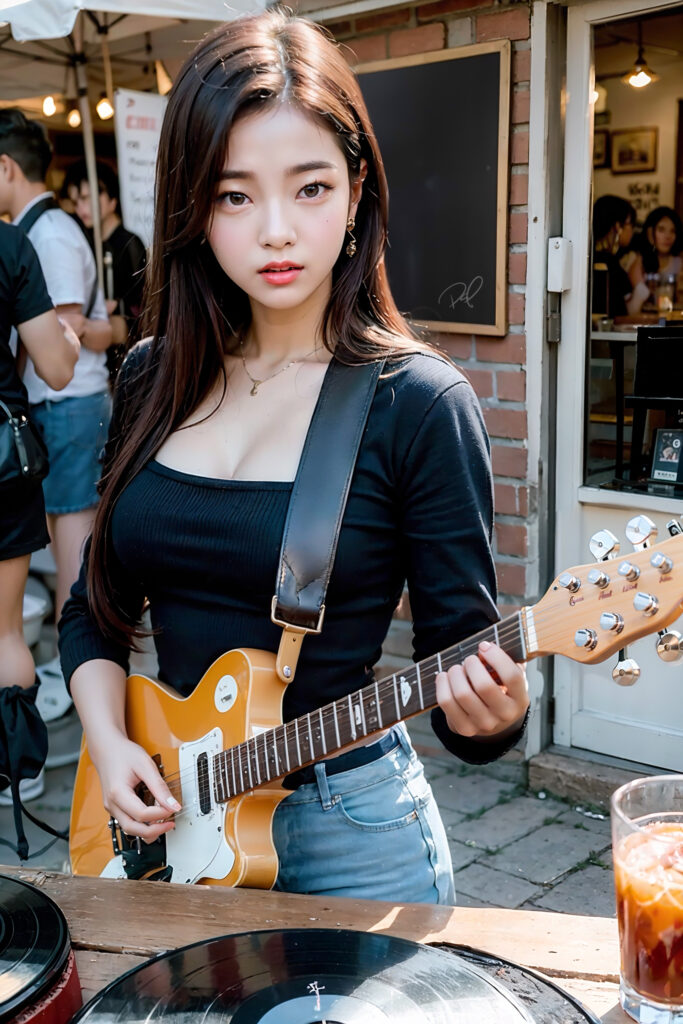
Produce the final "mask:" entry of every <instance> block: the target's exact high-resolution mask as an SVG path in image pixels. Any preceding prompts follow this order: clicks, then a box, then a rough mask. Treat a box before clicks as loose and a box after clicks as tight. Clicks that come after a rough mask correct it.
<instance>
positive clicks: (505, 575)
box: [496, 562, 526, 597]
mask: <svg viewBox="0 0 683 1024" xmlns="http://www.w3.org/2000/svg"><path fill="white" fill-rule="evenodd" d="M496 574H497V576H498V589H499V590H500V591H501V593H503V594H520V595H521V596H522V597H523V596H524V594H525V592H526V566H524V565H522V564H521V563H520V562H496Z"/></svg>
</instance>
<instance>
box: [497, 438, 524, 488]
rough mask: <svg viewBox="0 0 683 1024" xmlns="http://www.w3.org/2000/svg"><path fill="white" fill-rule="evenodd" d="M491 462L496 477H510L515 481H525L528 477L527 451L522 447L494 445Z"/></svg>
mask: <svg viewBox="0 0 683 1024" xmlns="http://www.w3.org/2000/svg"><path fill="white" fill-rule="evenodd" d="M491 461H492V463H493V472H494V473H495V474H496V476H508V477H512V478H513V479H515V480H524V479H525V477H526V470H527V450H526V448H523V447H522V446H521V445H508V444H494V445H492V446H491Z"/></svg>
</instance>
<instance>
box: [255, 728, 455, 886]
mask: <svg viewBox="0 0 683 1024" xmlns="http://www.w3.org/2000/svg"><path fill="white" fill-rule="evenodd" d="M392 731H393V732H394V734H395V737H396V744H395V746H394V747H393V748H392V749H391V750H389V751H388V752H387V753H386V754H384V755H383V756H382V757H380V758H378V759H377V760H375V761H372V762H370V763H369V764H364V765H361V766H360V767H358V768H352V769H350V770H349V771H345V772H339V773H337V774H335V775H328V774H326V772H325V763H324V762H321V763H319V764H317V765H316V766H315V776H316V781H315V782H312V783H308V784H306V785H303V786H300V787H299V788H298V789H297V790H295V791H294V792H293V793H292V794H291V795H290V796H288V797H287V798H286V799H285V800H283V801H282V803H281V804H280V805H279V807H278V808H277V811H276V812H275V817H274V820H273V839H274V842H275V848H276V850H277V853H278V857H279V859H280V871H279V874H278V877H277V881H276V883H275V889H276V890H278V891H280V892H298V893H308V894H312V895H316V896H347V897H352V898H355V899H370V900H372V899H374V900H389V901H391V902H393V903H443V904H448V905H453V904H454V903H455V888H454V884H453V869H452V866H451V856H450V852H449V849H448V841H447V839H446V832H445V829H444V827H443V822H442V821H441V815H440V814H439V811H438V808H437V806H436V803H435V801H434V796H433V794H432V790H431V787H430V786H429V783H428V782H427V780H426V779H425V776H424V770H423V767H422V764H421V762H420V761H419V760H418V758H417V755H416V754H415V751H414V750H413V748H412V746H411V744H410V740H409V738H408V735H407V733H406V731H405V728H404V727H403V726H402V725H398V726H395V727H394V729H393V730H392Z"/></svg>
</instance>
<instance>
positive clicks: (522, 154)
mask: <svg viewBox="0 0 683 1024" xmlns="http://www.w3.org/2000/svg"><path fill="white" fill-rule="evenodd" d="M510 163H511V164H528V163H529V133H528V132H513V133H512V136H511V138H510Z"/></svg>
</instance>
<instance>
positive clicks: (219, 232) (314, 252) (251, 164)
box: [207, 103, 366, 311]
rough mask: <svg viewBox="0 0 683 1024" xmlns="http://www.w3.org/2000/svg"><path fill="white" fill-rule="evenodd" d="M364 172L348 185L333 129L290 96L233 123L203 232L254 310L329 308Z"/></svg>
mask: <svg viewBox="0 0 683 1024" xmlns="http://www.w3.org/2000/svg"><path fill="white" fill-rule="evenodd" d="M363 163H365V162H363ZM365 171H366V168H365V166H363V167H362V169H361V176H360V179H359V181H358V182H356V183H354V184H353V186H351V184H350V182H349V173H348V167H347V164H346V159H345V157H344V154H343V152H342V150H341V148H340V146H339V145H338V143H337V140H336V138H335V136H334V134H333V133H332V131H330V130H328V129H326V128H324V127H322V126H321V125H320V124H319V123H318V122H317V121H316V120H314V119H313V118H312V117H310V116H309V115H307V114H305V113H303V112H302V111H301V110H299V109H298V108H297V107H294V106H292V105H290V104H288V103H284V104H280V105H278V106H277V107H275V108H274V109H269V110H266V111H263V112H261V113H257V114H250V115H248V116H246V117H244V118H242V119H241V120H239V121H238V122H237V123H236V124H235V125H234V127H233V129H232V131H231V132H230V139H229V144H228V152H227V156H226V160H225V165H224V168H223V175H222V178H221V180H220V181H219V182H218V183H217V187H216V200H215V203H214V208H213V215H212V218H211V221H210V223H209V227H208V229H207V238H208V242H209V245H210V246H211V248H212V250H213V253H214V255H215V257H216V259H217V260H218V262H219V263H220V265H221V267H222V268H223V270H224V271H225V273H226V274H227V275H228V277H230V278H231V279H232V281H234V283H235V284H236V285H238V286H239V287H240V288H241V289H242V290H243V291H244V292H246V294H247V295H248V296H249V299H250V301H251V304H252V308H254V307H261V308H263V309H267V310H273V311H274V310H281V311H294V310H297V311H299V310H301V308H302V307H303V306H304V305H307V304H315V305H318V304H319V305H320V306H321V307H323V306H324V304H325V303H326V302H327V299H328V298H329V294H330V290H331V286H332V268H333V266H334V264H335V263H336V261H337V258H338V256H339V252H340V250H341V248H342V245H343V244H344V239H345V237H346V222H347V220H348V218H349V217H350V216H351V217H353V216H354V215H355V211H356V207H357V205H358V200H359V199H360V193H361V188H362V178H364V177H365Z"/></svg>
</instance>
